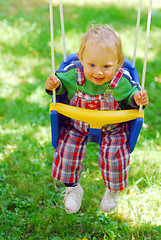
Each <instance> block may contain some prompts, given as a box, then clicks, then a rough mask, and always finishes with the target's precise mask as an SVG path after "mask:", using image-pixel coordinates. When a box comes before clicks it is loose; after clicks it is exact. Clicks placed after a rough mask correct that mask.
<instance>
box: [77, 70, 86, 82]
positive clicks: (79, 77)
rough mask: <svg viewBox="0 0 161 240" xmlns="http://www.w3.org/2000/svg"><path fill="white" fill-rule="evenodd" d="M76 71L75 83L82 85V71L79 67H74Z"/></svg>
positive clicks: (83, 80)
mask: <svg viewBox="0 0 161 240" xmlns="http://www.w3.org/2000/svg"><path fill="white" fill-rule="evenodd" d="M76 71H77V84H78V85H83V84H84V83H85V79H84V73H83V72H82V71H81V70H80V69H79V68H76Z"/></svg>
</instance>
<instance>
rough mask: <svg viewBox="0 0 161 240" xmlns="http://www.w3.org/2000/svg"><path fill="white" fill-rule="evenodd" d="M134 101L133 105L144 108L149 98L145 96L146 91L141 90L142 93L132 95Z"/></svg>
mask: <svg viewBox="0 0 161 240" xmlns="http://www.w3.org/2000/svg"><path fill="white" fill-rule="evenodd" d="M134 100H135V103H136V104H137V105H138V106H140V104H142V105H143V106H146V105H148V103H149V98H148V95H147V91H146V90H143V93H141V91H140V92H137V93H135V94H134Z"/></svg>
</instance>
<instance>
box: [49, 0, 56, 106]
mask: <svg viewBox="0 0 161 240" xmlns="http://www.w3.org/2000/svg"><path fill="white" fill-rule="evenodd" d="M49 12H50V35H51V62H52V75H53V77H54V76H55V57H54V27H53V4H52V0H49ZM55 104H56V93H55V88H53V105H54V106H55Z"/></svg>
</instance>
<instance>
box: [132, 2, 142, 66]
mask: <svg viewBox="0 0 161 240" xmlns="http://www.w3.org/2000/svg"><path fill="white" fill-rule="evenodd" d="M141 5H142V0H140V1H139V7H138V16H137V24H136V33H135V44H134V53H133V61H132V67H133V68H134V67H135V61H136V49H137V43H138V36H139V26H140V16H141Z"/></svg>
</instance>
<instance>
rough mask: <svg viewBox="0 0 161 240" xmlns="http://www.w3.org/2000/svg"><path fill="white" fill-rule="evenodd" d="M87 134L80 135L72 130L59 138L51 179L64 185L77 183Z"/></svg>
mask: <svg viewBox="0 0 161 240" xmlns="http://www.w3.org/2000/svg"><path fill="white" fill-rule="evenodd" d="M87 137H88V133H81V132H79V131H77V130H76V129H74V128H71V129H70V130H66V131H65V133H64V134H63V135H62V136H61V137H60V139H59V143H58V147H57V149H56V151H55V153H54V155H53V165H52V173H53V178H55V179H57V180H59V181H61V182H64V183H66V184H70V183H71V184H73V183H78V181H79V178H80V175H81V172H82V170H83V165H82V163H81V161H82V160H83V159H85V157H86V152H85V151H86V143H87Z"/></svg>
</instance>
